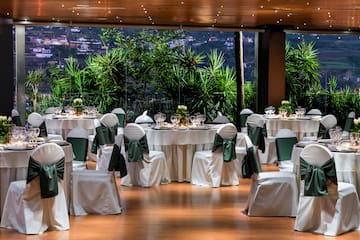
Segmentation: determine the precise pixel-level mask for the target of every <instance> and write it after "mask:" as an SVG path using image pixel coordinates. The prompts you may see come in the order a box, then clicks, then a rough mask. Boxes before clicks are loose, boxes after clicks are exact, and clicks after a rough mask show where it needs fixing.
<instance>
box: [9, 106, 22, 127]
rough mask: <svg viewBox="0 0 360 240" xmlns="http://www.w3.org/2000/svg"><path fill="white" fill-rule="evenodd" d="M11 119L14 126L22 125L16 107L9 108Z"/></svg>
mask: <svg viewBox="0 0 360 240" xmlns="http://www.w3.org/2000/svg"><path fill="white" fill-rule="evenodd" d="M11 120H12V123H13V124H15V125H16V126H22V124H21V118H20V114H19V111H18V110H16V109H13V110H11Z"/></svg>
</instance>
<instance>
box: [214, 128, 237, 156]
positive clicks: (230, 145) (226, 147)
mask: <svg viewBox="0 0 360 240" xmlns="http://www.w3.org/2000/svg"><path fill="white" fill-rule="evenodd" d="M235 143H236V135H235V136H234V137H233V138H232V139H223V138H222V137H221V136H220V135H219V134H217V133H216V134H215V138H214V145H213V148H212V151H213V152H215V151H216V149H218V148H219V147H222V148H223V159H224V162H230V161H232V160H234V159H236V153H235Z"/></svg>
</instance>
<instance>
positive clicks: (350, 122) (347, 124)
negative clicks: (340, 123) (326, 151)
mask: <svg viewBox="0 0 360 240" xmlns="http://www.w3.org/2000/svg"><path fill="white" fill-rule="evenodd" d="M353 127H354V118H350V117H348V118H346V121H345V125H344V131H347V132H350V131H351V129H352V128H353Z"/></svg>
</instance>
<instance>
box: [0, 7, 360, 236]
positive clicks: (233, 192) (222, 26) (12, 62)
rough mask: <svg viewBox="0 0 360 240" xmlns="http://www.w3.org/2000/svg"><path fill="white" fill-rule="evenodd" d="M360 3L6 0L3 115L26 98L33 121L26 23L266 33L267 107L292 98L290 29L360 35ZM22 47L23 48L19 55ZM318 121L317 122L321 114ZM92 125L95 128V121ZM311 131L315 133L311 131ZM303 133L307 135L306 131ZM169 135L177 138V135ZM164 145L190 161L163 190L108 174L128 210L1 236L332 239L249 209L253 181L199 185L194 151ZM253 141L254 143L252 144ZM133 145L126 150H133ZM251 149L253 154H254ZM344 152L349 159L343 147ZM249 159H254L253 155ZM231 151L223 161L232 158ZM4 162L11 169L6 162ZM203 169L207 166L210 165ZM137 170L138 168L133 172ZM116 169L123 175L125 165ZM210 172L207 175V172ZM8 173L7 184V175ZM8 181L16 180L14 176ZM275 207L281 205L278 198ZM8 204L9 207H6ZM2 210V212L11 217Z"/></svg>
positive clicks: (262, 73) (359, 232) (261, 52)
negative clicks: (195, 179)
mask: <svg viewBox="0 0 360 240" xmlns="http://www.w3.org/2000/svg"><path fill="white" fill-rule="evenodd" d="M359 9H360V1H350V0H344V1H326V0H318V1H311V0H298V1H280V0H259V1H253V0H245V1H238V0H216V1H215V0H200V1H194V0H183V1H173V0H168V1H166V0H165V1H164V0H152V1H149V0H139V1H137V0H135V1H134V0H132V1H130V0H123V1H118V0H98V1H97V0H96V1H83V0H69V1H52V0H16V1H1V2H0V43H1V44H0V49H1V52H2V56H1V57H0V75H1V82H2V88H0V102H1V104H0V115H8V116H10V115H11V111H12V109H13V104H14V102H17V107H18V109H19V110H20V116H21V118H22V119H23V120H24V117H25V96H23V95H24V94H21V93H25V86H24V83H25V73H24V71H22V70H24V61H25V60H24V57H25V56H24V55H25V53H24V49H21V46H23V45H22V44H23V43H14V42H16V41H20V42H21V41H22V40H23V39H14V36H23V33H22V31H24V27H25V26H32V25H33V26H37V25H41V26H46V25H52V26H81V27H83V26H91V27H93V26H94V27H109V28H119V27H122V28H145V29H146V28H156V29H196V30H214V31H230V32H234V33H236V34H239V32H242V31H253V32H255V33H256V48H257V64H258V68H257V73H256V75H257V78H258V79H257V80H258V84H257V89H256V90H257V99H256V109H254V110H259V112H260V109H264V108H265V107H266V106H270V105H276V104H277V103H279V102H281V100H283V99H285V96H286V90H285V56H284V53H285V33H286V32H291V33H294V32H299V33H302V32H303V33H341V34H346V33H352V34H358V33H360V10H359ZM236 36H239V35H236ZM15 38H16V37H15ZM235 51H236V53H238V52H239V51H240V47H239V46H237V47H236V48H235ZM14 52H17V54H14ZM237 58H239V56H237ZM237 84H238V85H237V86H240V85H241V83H240V82H239V81H238V83H237ZM237 94H239V95H241V94H242V93H241V92H240V90H238V92H237ZM237 101H238V106H237V109H236V112H237V113H239V114H238V116H237V119H236V123H235V125H236V127H239V125H240V111H241V110H242V107H241V100H240V98H239V99H238V100H237ZM309 119H310V118H309ZM314 119H315V118H314ZM273 120H274V119H271V120H269V122H271V121H273ZM311 120H313V119H312V118H311ZM318 120H319V119H316V120H315V121H316V123H317V124H318ZM91 124H93V122H92V123H91ZM99 124H100V123H99ZM318 127H319V125H316V127H315V128H316V131H318ZM89 128H90V127H89ZM91 128H95V126H93V125H91ZM61 130H62V132H61V131H60V132H59V134H60V135H61V134H62V135H63V136H62V137H63V138H64V139H65V137H66V136H67V134H68V130H69V129H65V128H64V129H61ZM201 130H204V129H198V130H194V132H195V131H199V134H198V136H197V137H198V138H199V139H200V138H201V136H202V135H201V133H200V131H201ZM206 130H209V129H206ZM210 130H211V129H210ZM212 130H213V131H212V132H211V133H209V131H207V132H206V133H204V134H205V135H204V136H207V140H209V141H210V142H211V143H212V142H213V139H214V136H215V134H216V133H217V129H212ZM270 130H273V129H270ZM275 130H276V131H277V130H278V129H275V127H274V131H275ZM302 130H304V131H305V129H302ZM65 131H66V133H65ZM116 131H118V130H116ZM121 131H124V130H121ZM169 131H170V130H169ZM145 132H146V134H147V135H148V138H149V139H152V140H150V141H149V142H150V144H149V145H151V143H152V142H155V141H159V139H160V138H161V137H159V135H156V134H161V133H159V132H166V131H165V130H164V131H160V130H158V131H156V130H154V129H147V130H146V131H145ZM178 132H180V133H179V134H183V133H184V132H185V131H183V132H181V131H178ZM189 132H190V130H189ZM297 134H303V133H302V132H301V131H300V130H299V132H298V133H297ZM200 135H201V136H200ZM239 135H241V134H240V133H237V136H239ZM176 136H179V135H176ZM210 136H211V137H210ZM241 136H242V135H241ZM92 137H93V139H91V141H94V139H96V136H92ZM167 137H168V136H167ZM179 138H180V137H178V139H176V138H174V140H171V141H177V140H179ZM190 138H192V139H189V141H190V140H194V139H197V138H196V134H195V137H194V136H193V135H192V137H190ZM204 138H206V137H204ZM96 140H98V139H96ZM136 140H139V139H136ZM182 140H183V139H182ZM89 141H90V139H89ZM115 141H116V140H115ZM166 141H170V140H169V139H167V140H166ZM179 141H181V140H179ZM183 141H185V140H183ZM194 141H195V140H194ZM201 141H202V142H201V143H200V144H201V145H206V144H209V142H205V141H204V140H203V139H201ZM161 144H163V145H161V150H164V152H165V153H167V154H169V153H171V154H172V156H173V157H172V159H171V160H169V159H168V163H167V164H169V163H170V162H171V163H172V164H174V163H176V164H178V163H180V162H181V164H183V165H181V166H180V164H179V165H178V166H176V167H174V166H170V167H169V172H170V173H169V175H170V176H169V179H170V180H169V181H167V180H168V179H166V180H164V179H161V181H163V182H161V183H160V184H157V185H156V186H132V185H131V184H129V185H128V186H127V182H126V181H134V179H130V180H129V179H124V178H120V177H119V175H117V174H118V172H115V173H112V174H115V175H111V176H110V173H107V176H108V177H109V176H110V177H112V176H115V177H114V179H115V182H112V186H115V187H116V190H115V192H116V193H117V194H118V197H119V199H118V201H119V205H120V206H121V213H119V212H118V213H116V214H88V215H76V214H69V226H70V228H69V229H68V230H64V231H45V232H43V233H41V234H33V235H26V234H22V233H19V232H17V231H15V230H11V229H7V228H3V227H1V228H0V239H24V240H25V239H28V240H30V239H31V240H32V239H70V240H72V239H73V240H82V239H175V240H176V239H188V240H191V239H201V238H203V239H279V240H282V239H329V238H332V237H328V236H325V235H323V234H318V233H313V232H306V231H296V230H295V229H294V226H295V221H296V218H295V216H250V215H248V208H249V201H250V197H249V196H250V194H251V189H252V188H253V187H254V179H253V178H242V177H239V178H238V182H237V183H236V184H231V185H227V186H220V187H205V186H201V185H196V184H192V182H191V181H192V179H191V177H192V172H191V170H192V169H191V167H192V165H191V163H189V160H188V158H189V157H188V152H187V151H189V149H185V148H181V147H179V146H177V145H175V144H173V145H170V144H167V143H163V142H162V143H161ZM187 144H188V143H187ZM191 144H193V143H191ZM154 145H156V144H154ZM159 145H160V144H159ZM123 146H124V145H123ZM274 146H275V145H273V147H274ZM73 147H74V145H73ZM151 147H152V146H150V148H151ZM246 147H248V146H247V145H246ZM65 148H66V146H65ZM90 148H91V145H89V151H90ZM195 148H196V147H195ZM195 148H193V149H192V150H191V151H192V152H191V154H192V155H191V160H192V157H193V154H194V153H195V152H198V151H197V150H198V149H195ZM63 149H64V147H63ZM95 149H96V146H95ZM12 150H14V149H12ZM112 150H113V148H111V150H110V151H112ZM123 150H124V151H125V149H123ZM150 150H151V151H155V150H159V149H156V147H153V148H152V149H150ZM201 150H203V149H201ZM206 150H209V149H206ZM1 151H2V150H0V156H2V155H1ZM14 151H16V150H14ZM246 151H248V149H246ZM104 153H105V150H104ZM66 154H67V152H66V150H65V155H66ZM96 154H97V153H96V150H95V158H96V157H97V156H96ZM110 154H111V152H110ZM242 154H245V153H242ZM246 154H249V152H247V153H246ZM124 155H125V154H124ZM338 155H341V153H340V154H338ZM93 156H94V155H93ZM174 156H175V157H174ZM241 156H242V157H244V155H241ZM221 157H223V155H222V156H221ZM66 158H67V155H66V156H65V171H67V170H66V169H67V167H70V168H74V165H71V162H70V163H69V162H68V161H67V160H66ZM180 158H182V160H180ZM159 162H160V160H159ZM98 163H99V161H98V162H96V161H87V162H86V168H87V169H89V170H93V171H97V168H99V166H98V165H97V164H98ZM69 164H70V165H69ZM159 164H161V163H159ZM0 166H1V167H4V166H2V165H1V164H0ZM5 167H6V166H5ZM127 167H128V166H127ZM155 167H156V166H154V168H155ZM202 167H204V168H205V167H206V166H205V164H204V165H203V166H202ZM240 168H241V166H240ZM261 168H262V169H261V170H262V171H263V172H269V173H270V172H271V173H272V172H278V171H279V167H278V165H277V164H275V163H274V162H272V163H271V164H267V163H265V164H264V163H262V164H261ZM129 169H130V168H129V167H128V174H129ZM116 171H119V169H117V170H116ZM131 171H133V170H131ZM204 171H205V172H206V170H204ZM209 171H210V170H209ZM240 172H241V170H240ZM68 174H69V175H67V176H65V177H64V182H66V181H67V184H69V186H70V185H71V183H72V180H71V179H70V178H71V176H70V173H69V172H68ZM182 174H183V175H182ZM65 175H66V174H65ZM7 177H8V176H7ZM12 177H14V176H12ZM166 177H167V176H166ZM166 177H163V178H166ZM95 178H96V177H95V176H94V177H91V176H90V177H89V178H88V179H89V180H88V181H90V180H94V179H95ZM0 179H1V180H2V178H0ZM65 179H66V181H65ZM2 181H3V180H2ZM94 181H95V180H94ZM159 181H160V180H159ZM294 181H295V179H294ZM8 184H10V182H9V183H8ZM1 185H2V186H4V185H5V183H4V182H0V186H1ZM88 188H89V189H79V191H80V190H82V192H87V191H88V192H91V190H92V189H91V188H92V187H91V186H88ZM113 190H114V189H113ZM64 191H65V195H67V194H69V195H71V194H70V192H71V191H73V189H66V188H65V190H64ZM99 191H100V190H99ZM1 194H3V195H5V194H6V192H5V193H3V192H1ZM84 195H86V194H84ZM270 195H271V194H270ZM272 195H276V193H275V194H274V193H272ZM290 195H291V194H289V195H288V198H289V199H290V198H291V196H290ZM0 196H1V195H0ZM282 196H283V195H282ZM3 197H4V196H1V198H0V200H1V205H3V204H4V202H5V200H3ZM67 197H68V196H67ZM4 199H5V197H4ZM97 200H98V203H102V201H104V199H102V198H101V196H97ZM281 200H282V201H285V200H287V197H283V199H281ZM66 201H67V204H70V200H69V199H67V200H66ZM265 201H266V200H265ZM289 201H290V200H289ZM266 204H268V205H271V203H269V202H267V203H266ZM69 206H70V205H69ZM1 207H2V206H1ZM359 209H360V208H358V209H355V211H357V212H360V210H359ZM0 210H1V211H3V210H2V209H0ZM4 210H5V209H4ZM1 211H0V213H2V212H1ZM70 212H71V210H70ZM14 215H16V213H14ZM290 215H291V214H290ZM0 217H1V216H0ZM30 221H31V220H30ZM335 238H336V239H349V240H352V239H359V238H360V226H359V228H358V229H351V230H349V231H345V232H344V233H342V234H339V235H337V236H336V237H335Z"/></svg>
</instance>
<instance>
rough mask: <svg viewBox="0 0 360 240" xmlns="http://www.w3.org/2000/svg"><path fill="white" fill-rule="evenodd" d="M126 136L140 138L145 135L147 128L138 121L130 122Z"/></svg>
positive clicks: (126, 128)
mask: <svg viewBox="0 0 360 240" xmlns="http://www.w3.org/2000/svg"><path fill="white" fill-rule="evenodd" d="M124 136H125V137H127V138H129V139H132V140H140V139H141V138H142V137H144V136H145V130H144V129H143V128H142V127H141V126H140V125H139V124H136V123H129V124H128V125H126V127H125V129H124Z"/></svg>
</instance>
